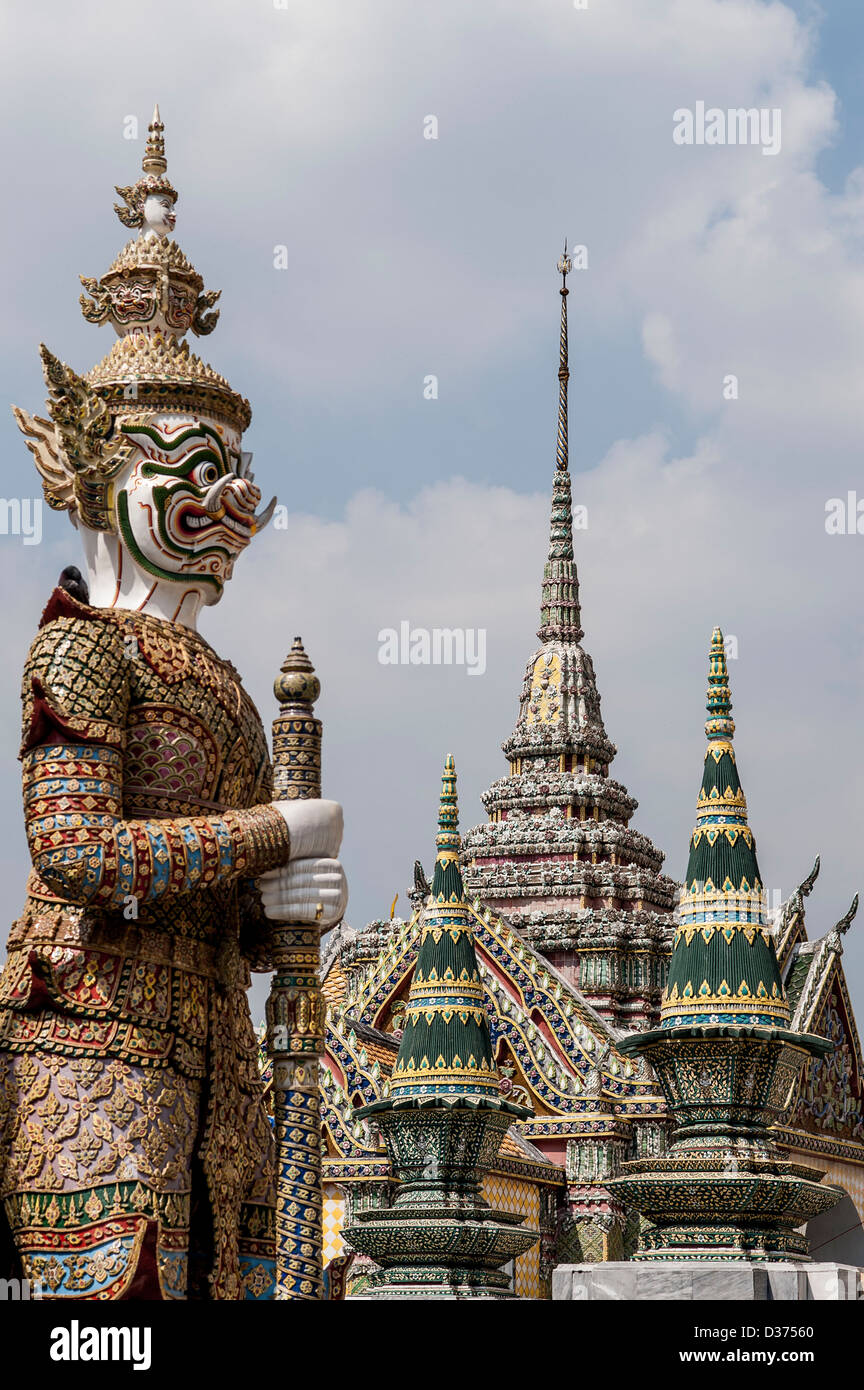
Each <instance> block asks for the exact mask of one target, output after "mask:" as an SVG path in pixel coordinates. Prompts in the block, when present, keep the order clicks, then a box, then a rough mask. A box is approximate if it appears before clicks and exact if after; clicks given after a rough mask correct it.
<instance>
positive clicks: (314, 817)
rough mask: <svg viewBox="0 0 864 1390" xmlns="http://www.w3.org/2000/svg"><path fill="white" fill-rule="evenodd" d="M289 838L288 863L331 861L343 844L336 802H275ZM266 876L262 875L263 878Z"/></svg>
mask: <svg viewBox="0 0 864 1390" xmlns="http://www.w3.org/2000/svg"><path fill="white" fill-rule="evenodd" d="M273 805H274V806H275V807H276V810H277V811H278V812H279V814H280V815H281V816H282V819H283V820H284V822H285V824H286V825H287V827H288V833H289V834H290V836H291V859H292V860H294V859H315V858H317V857H318V856H319V855H320V856H322V857H323V858H327V859H331V858H335V856H336V855H337V854H338V853H339V846H340V845H341V843H342V807H341V806H340V805H339V802H338V801H320V800H318V799H317V798H316V799H314V800H310V801H274V802H273ZM267 877H269V875H267V874H265V878H267Z"/></svg>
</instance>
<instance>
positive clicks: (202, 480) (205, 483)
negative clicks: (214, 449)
mask: <svg viewBox="0 0 864 1390" xmlns="http://www.w3.org/2000/svg"><path fill="white" fill-rule="evenodd" d="M220 476H221V475H220V473H219V469H218V468H217V467H216V464H215V463H199V464H198V466H197V468H193V469H192V476H191V481H192V482H193V483H194V484H195V485H196V487H212V486H213V484H214V483H215V482H217V481H218V479H219V477H220Z"/></svg>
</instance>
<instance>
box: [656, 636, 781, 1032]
mask: <svg viewBox="0 0 864 1390" xmlns="http://www.w3.org/2000/svg"><path fill="white" fill-rule="evenodd" d="M707 709H708V719H707V721H706V723H705V733H706V734H707V736H708V747H707V749H706V751H705V766H704V769H703V773H702V786H701V788H700V791H699V799H698V802H697V810H696V827H695V829H694V831H693V835H692V837H691V840H690V858H689V862H688V865H687V877H686V881H685V884H684V887H683V889H682V891H681V902H680V907H679V914H678V926H677V930H676V933H675V941H674V944H673V948H672V960H671V963H670V967H669V982H668V985H667V988H666V992H665V994H664V996H663V1003H662V1008H661V1023H662V1026H663V1027H664V1028H670V1027H675V1026H678V1025H682V1024H703V1023H722V1024H729V1023H733V1024H736V1023H737V1024H747V1025H753V1024H759V1025H762V1026H769V1027H770V1026H773V1027H782V1026H788V1024H789V1006H788V1004H787V1002H786V998H785V995H784V992H783V985H782V983H781V980H780V971H779V968H778V965H777V956H776V952H775V949H774V939H773V937H772V935H771V931H770V929H769V927H768V925H767V923H766V918H765V905H764V890H763V886H762V879H761V875H760V872H759V864H758V862H757V859H756V842H755V839H754V837H753V832H752V830H751V829H750V827H749V825H748V823H747V801H746V799H745V796H744V792H743V790H742V787H741V782H740V779H739V777H738V768H737V766H736V762H735V750H734V748H733V746H732V735H733V733H734V731H735V724H734V721H733V720H732V718H731V713H730V711H731V709H732V699H731V695H730V691H729V672H728V669H727V665H726V651H725V647H724V643H723V634H722V632H721V631H720V629H719V628H715V629H714V633H713V636H712V638H711V652H710V656H709V665H708V701H707Z"/></svg>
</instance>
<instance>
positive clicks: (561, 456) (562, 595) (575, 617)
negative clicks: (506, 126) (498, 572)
mask: <svg viewBox="0 0 864 1390" xmlns="http://www.w3.org/2000/svg"><path fill="white" fill-rule="evenodd" d="M572 265H573V262H572V261H571V259H570V257H569V256H568V254H567V243H566V241H565V243H564V254H563V256H561V258H560V260H559V261H558V270H559V273H560V275H561V289H560V290H559V294H560V295H561V333H560V337H559V343H558V436H557V440H556V445H555V461H556V467H555V479H554V482H553V484H552V517H551V523H550V527H549V556H548V559H547V561H546V565H545V567H544V570H543V594H542V599H541V604H540V627H539V629H538V632H537V636H538V637H539V638H540V641H541V642H549V641H553V640H557V641H559V642H578V641H580V639H581V638H582V635H583V634H582V627H581V625H580V612H579V577H578V575H577V573H576V564H575V561H574V559H573V506H572V499H571V494H570V470H569V444H568V438H567V408H568V407H567V397H568V384H569V381H570V367H569V363H568V341H567V296H568V294H569V293H570V291H569V290H568V288H567V276H568V275H569V273H570V270H571V269H572Z"/></svg>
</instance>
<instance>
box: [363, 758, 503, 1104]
mask: <svg viewBox="0 0 864 1390" xmlns="http://www.w3.org/2000/svg"><path fill="white" fill-rule="evenodd" d="M436 846H437V855H436V859H435V870H434V873H433V875H432V890H431V893H430V896H429V902H428V903H427V906H426V910H425V913H424V917H423V928H422V934H421V938H420V949H419V952H418V955H417V964H416V966H415V969H414V978H413V980H412V983H411V992H410V994H409V997H408V1010H407V1013H406V1015H405V1021H404V1032H403V1034H402V1041H401V1044H400V1047H399V1055H398V1056H397V1058H396V1064H395V1066H394V1068H393V1076H392V1080H391V1085H390V1095H391V1097H392V1098H393V1099H394V1100H398V1099H401V1098H404V1097H409V1096H428V1097H432V1096H434V1097H437V1098H438V1099H442V1100H446V1099H448V1098H451V1097H452V1098H454V1099H455V1098H457V1097H462V1098H465V1099H470V1098H474V1099H477V1100H481V1099H484V1098H487V1097H495V1098H497V1097H498V1094H499V1089H498V1088H499V1078H498V1073H497V1070H496V1068H495V1062H494V1060H493V1057H492V1041H491V1037H490V1033H489V1020H488V1017H487V1015H486V1005H485V1000H484V993H483V982H482V980H481V979H480V972H479V970H478V969H477V956H476V953H475V950H474V933H473V928H472V925H471V915H470V912H469V910H468V905H467V903H466V902H465V893H464V889H463V886H462V874H461V871H460V869H459V851H460V849H461V839H460V835H459V811H458V806H457V801H456V768H455V766H454V762H453V756H452V754H448V757H447V760H446V762H445V764H444V775H443V777H442V779H441V800H440V808H439V812H438V835H437V838H436Z"/></svg>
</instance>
